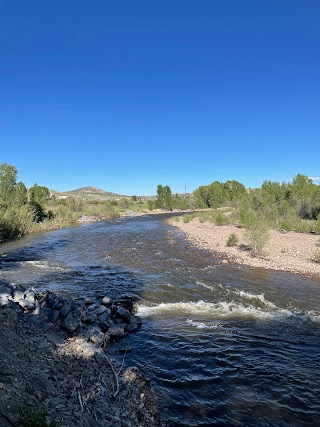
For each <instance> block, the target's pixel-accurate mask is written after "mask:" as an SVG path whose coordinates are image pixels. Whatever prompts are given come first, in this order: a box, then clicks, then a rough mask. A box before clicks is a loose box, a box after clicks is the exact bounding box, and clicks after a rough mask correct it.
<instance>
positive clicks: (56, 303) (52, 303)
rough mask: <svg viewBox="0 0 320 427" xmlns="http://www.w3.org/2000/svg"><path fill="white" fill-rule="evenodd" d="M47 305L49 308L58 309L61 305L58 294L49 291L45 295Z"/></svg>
mask: <svg viewBox="0 0 320 427" xmlns="http://www.w3.org/2000/svg"><path fill="white" fill-rule="evenodd" d="M47 305H48V307H49V308H51V309H53V310H58V309H59V308H60V307H62V304H61V302H60V297H59V296H58V295H55V294H52V293H49V295H48V297H47Z"/></svg>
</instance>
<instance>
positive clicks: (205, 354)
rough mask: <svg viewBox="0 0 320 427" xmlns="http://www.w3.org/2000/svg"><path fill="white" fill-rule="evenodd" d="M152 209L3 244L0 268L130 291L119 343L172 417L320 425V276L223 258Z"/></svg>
mask: <svg viewBox="0 0 320 427" xmlns="http://www.w3.org/2000/svg"><path fill="white" fill-rule="evenodd" d="M165 218H166V216H163V215H162V216H157V215H150V216H145V217H136V218H121V219H117V220H112V221H106V222H101V223H94V224H85V225H81V226H76V227H70V228H67V229H61V230H57V231H54V232H50V233H45V234H38V235H34V236H27V237H25V238H23V239H20V240H17V241H14V242H10V243H6V244H2V245H1V246H0V251H1V252H2V255H1V258H0V260H1V266H2V270H1V271H2V277H3V278H4V279H6V280H8V281H10V282H16V283H23V284H26V285H36V286H38V287H41V288H46V289H49V290H54V291H58V292H66V293H69V294H72V295H74V296H80V295H81V296H95V295H98V296H101V295H110V296H113V297H119V296H120V295H122V294H130V295H133V296H134V297H135V298H136V299H137V311H138V314H139V315H140V316H141V317H142V318H143V325H142V328H141V330H140V331H139V332H138V333H136V334H131V335H129V336H128V337H127V338H125V339H124V340H122V342H121V343H119V344H117V345H115V346H114V347H113V350H112V351H113V352H114V354H115V356H116V357H119V360H120V357H122V356H120V355H118V351H117V350H118V347H119V346H123V345H126V346H131V347H133V351H132V353H129V354H127V355H126V358H125V363H126V364H128V365H136V366H138V367H139V368H140V369H141V371H142V372H144V373H145V374H146V375H147V376H149V377H150V378H151V380H152V386H153V388H154V389H155V391H156V393H157V395H158V396H159V407H160V411H161V414H162V415H163V418H164V419H165V420H167V422H168V425H169V426H313V427H314V426H317V425H320V280H319V279H315V278H307V277H303V276H299V275H293V274H288V273H280V272H272V271H267V270H263V269H249V268H246V267H243V266H242V267H241V266H237V265H230V264H224V263H222V262H221V261H222V260H221V259H220V258H219V257H214V256H213V255H212V254H210V253H209V252H207V251H202V250H199V249H197V248H195V247H193V246H192V245H190V244H189V243H188V242H187V241H186V239H185V238H184V236H183V234H182V233H181V232H179V231H178V230H176V229H175V228H173V227H170V226H168V225H166V223H165V222H164V219H165Z"/></svg>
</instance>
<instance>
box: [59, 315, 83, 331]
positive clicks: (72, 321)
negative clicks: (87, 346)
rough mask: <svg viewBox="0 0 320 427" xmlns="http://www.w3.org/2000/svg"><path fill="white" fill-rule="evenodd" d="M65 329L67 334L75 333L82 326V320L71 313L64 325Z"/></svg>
mask: <svg viewBox="0 0 320 427" xmlns="http://www.w3.org/2000/svg"><path fill="white" fill-rule="evenodd" d="M62 326H63V328H64V329H65V330H66V331H67V332H71V333H72V332H74V331H75V330H76V329H77V328H78V327H79V326H80V319H79V318H78V317H74V316H73V315H72V313H69V314H68V315H67V317H66V318H65V319H64V321H63V323H62Z"/></svg>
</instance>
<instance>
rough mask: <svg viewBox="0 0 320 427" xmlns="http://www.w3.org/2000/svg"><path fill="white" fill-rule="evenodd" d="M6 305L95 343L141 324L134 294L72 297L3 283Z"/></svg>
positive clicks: (2, 302)
mask: <svg viewBox="0 0 320 427" xmlns="http://www.w3.org/2000/svg"><path fill="white" fill-rule="evenodd" d="M8 305H9V306H11V307H12V308H16V309H17V308H19V309H21V310H23V311H24V312H26V313H29V314H32V315H36V316H40V317H41V318H42V319H43V318H44V319H45V320H46V321H48V322H50V323H51V324H54V325H58V326H60V327H61V329H62V330H64V331H65V332H67V333H68V334H69V335H70V336H74V335H77V336H82V337H85V338H86V339H87V340H88V341H90V342H92V343H94V344H97V345H105V344H106V343H107V342H108V341H116V340H118V339H120V338H122V337H124V336H125V335H127V334H128V333H130V332H136V331H137V330H138V329H139V327H140V325H141V319H140V317H139V316H136V315H134V303H133V298H132V297H130V296H123V297H122V298H121V299H119V300H117V301H113V300H112V299H111V298H109V297H108V296H103V297H100V298H99V299H97V300H96V301H93V300H92V299H89V298H85V299H83V300H73V299H71V298H69V297H66V296H63V295H59V294H55V293H52V292H50V291H45V292H39V291H38V290H36V289H35V288H33V287H29V288H25V287H24V286H22V285H14V284H2V292H1V294H0V307H3V306H8ZM17 306H18V307H17Z"/></svg>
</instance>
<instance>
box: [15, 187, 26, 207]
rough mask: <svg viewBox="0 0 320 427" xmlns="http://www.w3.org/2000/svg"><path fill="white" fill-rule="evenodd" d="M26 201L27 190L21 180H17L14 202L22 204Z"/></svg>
mask: <svg viewBox="0 0 320 427" xmlns="http://www.w3.org/2000/svg"><path fill="white" fill-rule="evenodd" d="M27 202H28V190H27V188H26V186H25V185H24V183H23V182H18V184H17V186H16V190H15V198H14V203H15V204H16V205H18V206H23V205H25V204H26V203H27Z"/></svg>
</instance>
